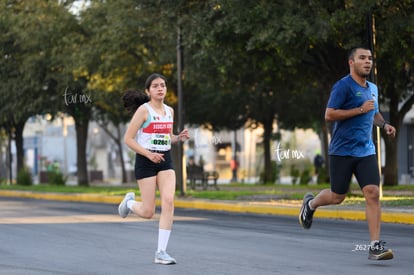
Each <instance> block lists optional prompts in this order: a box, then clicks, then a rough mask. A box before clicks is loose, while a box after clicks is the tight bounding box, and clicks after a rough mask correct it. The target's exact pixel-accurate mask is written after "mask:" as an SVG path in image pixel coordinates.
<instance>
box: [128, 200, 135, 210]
mask: <svg viewBox="0 0 414 275" xmlns="http://www.w3.org/2000/svg"><path fill="white" fill-rule="evenodd" d="M135 203H136V201H134V200H129V201H127V207H128V209H129V210H131V211H132V206H133V205H134V204H135Z"/></svg>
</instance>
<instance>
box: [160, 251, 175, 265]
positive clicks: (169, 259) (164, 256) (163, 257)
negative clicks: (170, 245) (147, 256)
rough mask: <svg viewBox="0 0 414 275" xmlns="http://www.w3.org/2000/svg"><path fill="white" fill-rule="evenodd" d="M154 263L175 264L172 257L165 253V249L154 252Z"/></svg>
mask: <svg viewBox="0 0 414 275" xmlns="http://www.w3.org/2000/svg"><path fill="white" fill-rule="evenodd" d="M154 263H156V264H175V263H177V262H176V261H175V259H174V258H173V257H171V256H170V255H168V254H167V252H165V251H160V252H155V260H154Z"/></svg>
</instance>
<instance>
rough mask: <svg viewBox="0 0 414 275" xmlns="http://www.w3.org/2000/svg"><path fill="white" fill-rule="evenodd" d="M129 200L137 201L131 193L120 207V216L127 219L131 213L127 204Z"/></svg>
mask: <svg viewBox="0 0 414 275" xmlns="http://www.w3.org/2000/svg"><path fill="white" fill-rule="evenodd" d="M129 200H135V193H134V192H129V193H127V194H126V195H125V197H124V199H123V200H122V201H121V203H120V204H119V206H118V213H119V216H121V217H122V218H126V216H128V214H129V213H131V210H129V209H128V206H127V202H128V201H129Z"/></svg>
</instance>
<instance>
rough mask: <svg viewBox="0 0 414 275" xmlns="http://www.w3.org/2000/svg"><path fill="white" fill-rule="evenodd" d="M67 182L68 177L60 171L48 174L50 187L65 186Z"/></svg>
mask: <svg viewBox="0 0 414 275" xmlns="http://www.w3.org/2000/svg"><path fill="white" fill-rule="evenodd" d="M66 180H67V178H66V176H64V175H63V173H62V172H60V171H48V172H47V181H48V183H49V184H50V185H65V184H66Z"/></svg>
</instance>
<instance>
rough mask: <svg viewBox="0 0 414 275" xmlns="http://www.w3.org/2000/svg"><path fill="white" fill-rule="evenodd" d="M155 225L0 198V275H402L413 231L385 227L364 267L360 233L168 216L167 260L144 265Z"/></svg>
mask: <svg viewBox="0 0 414 275" xmlns="http://www.w3.org/2000/svg"><path fill="white" fill-rule="evenodd" d="M157 227H158V216H157V217H155V218H154V219H153V220H150V221H148V220H143V219H139V218H137V217H135V216H129V217H127V218H126V219H121V218H120V217H118V215H117V206H116V205H112V204H100V203H78V202H61V201H44V200H32V199H14V198H2V197H0V274H8V275H9V274H10V275H13V274H143V275H152V274H166V275H174V274H185V275H186V274H189V275H193V274H194V275H196V274H203V275H209V274H238V275H239V274H249V275H250V274H254V275H255V274H257V275H266V274H356V275H360V274H370V275H371V274H412V269H413V267H414V261H413V260H414V256H413V246H412V243H413V241H412V240H413V233H414V226H413V225H404V224H392V223H387V224H383V226H382V238H383V239H384V240H385V241H387V245H389V246H390V247H391V248H392V249H393V250H394V255H395V258H394V259H393V260H390V261H369V260H368V259H367V254H368V252H367V251H366V249H367V245H368V241H367V240H368V232H367V225H366V223H365V222H361V221H341V220H326V219H315V220H314V224H313V227H312V229H311V230H304V229H302V228H301V227H300V226H299V224H298V221H297V219H296V218H295V217H283V216H270V215H269V216H268V215H255V214H239V213H227V212H207V211H200V210H190V209H177V210H176V220H175V223H174V228H173V233H172V235H171V239H170V244H169V247H168V252H169V253H170V254H171V255H172V256H173V257H175V258H176V259H177V262H178V263H177V264H176V265H170V266H163V265H157V264H154V263H153V257H154V252H155V248H156V244H157Z"/></svg>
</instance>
